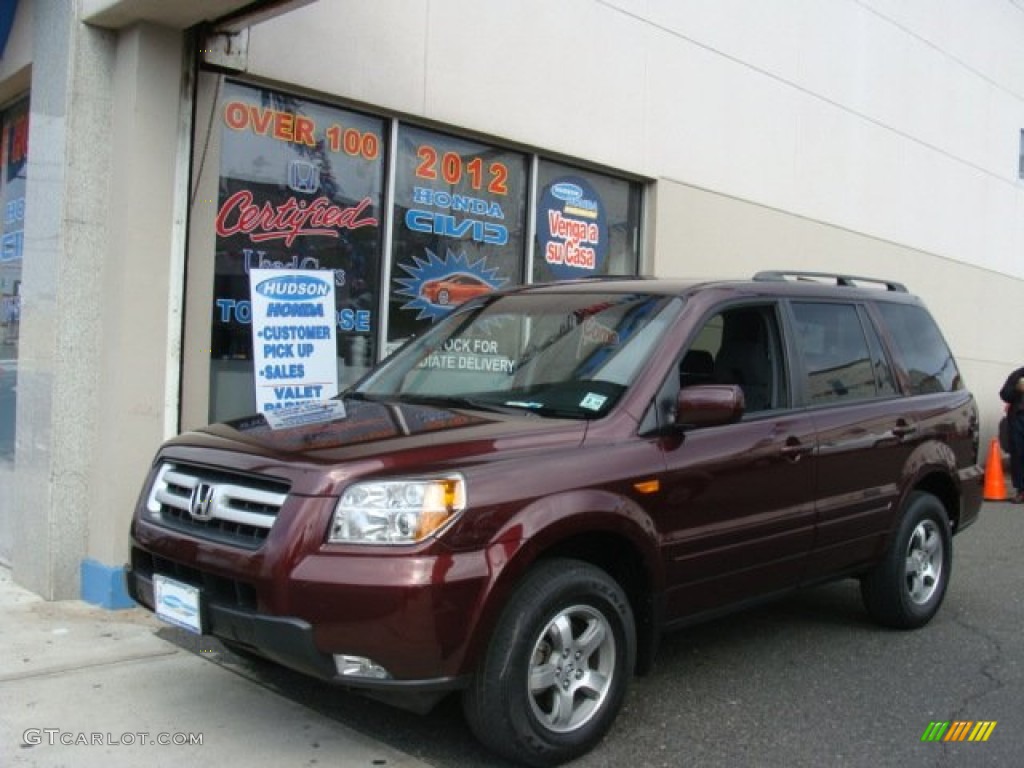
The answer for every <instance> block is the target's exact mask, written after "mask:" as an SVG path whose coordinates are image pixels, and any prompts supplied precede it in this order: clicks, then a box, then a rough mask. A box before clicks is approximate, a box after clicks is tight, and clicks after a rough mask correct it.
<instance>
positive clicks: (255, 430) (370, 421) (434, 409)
mask: <svg viewBox="0 0 1024 768" xmlns="http://www.w3.org/2000/svg"><path fill="white" fill-rule="evenodd" d="M341 402H343V403H344V414H343V415H342V416H340V417H338V416H337V415H336V416H335V417H333V418H330V419H328V420H324V421H320V422H317V423H312V424H303V425H301V426H292V427H287V428H281V429H274V428H272V427H271V426H270V425H269V424H268V422H267V420H266V419H265V418H264V417H263V416H262V415H255V416H252V417H248V418H244V419H238V420H235V421H231V422H224V423H219V424H211V425H210V426H207V427H203V428H202V429H198V430H195V431H192V432H186V433H184V434H182V435H180V436H179V437H176V438H173V439H172V440H170V441H169V442H168V443H167V444H166V445H165V447H164V451H163V453H164V455H165V456H171V455H174V454H178V455H181V454H182V453H183V452H184V453H191V452H193V450H194V449H200V450H202V451H204V452H206V451H210V450H212V451H218V452H221V451H227V452H232V453H235V454H239V455H240V459H241V457H242V456H245V457H249V458H248V460H245V461H239V462H238V463H239V464H240V465H241V464H244V465H246V466H248V467H249V468H255V467H256V466H259V467H260V468H262V469H263V470H264V471H266V469H268V468H269V464H272V463H278V462H280V463H281V464H282V465H284V464H287V465H291V468H292V469H293V470H300V468H301V470H306V471H308V470H311V469H314V466H313V465H319V466H321V467H323V465H329V466H331V467H335V466H337V465H338V464H341V463H344V462H355V463H357V464H358V463H360V462H363V463H365V464H366V467H365V468H364V469H362V470H360V471H357V472H356V473H357V474H362V473H363V472H364V471H372V470H374V469H376V470H396V469H403V468H415V470H416V471H432V470H435V469H437V470H439V469H443V468H445V467H446V466H447V465H450V463H451V462H453V461H455V460H459V461H462V462H465V461H467V460H471V459H477V460H487V459H488V458H493V457H494V456H495V455H496V454H499V453H501V454H506V453H514V452H518V451H522V450H545V449H548V450H550V449H555V448H565V447H573V446H576V445H579V444H580V443H581V442H582V440H583V437H584V435H585V433H586V422H584V421H575V420H565V419H548V418H542V417H539V416H537V415H536V414H531V413H525V412H524V413H522V414H504V413H491V412H486V411H476V410H469V409H462V408H444V407H439V406H433V405H421V404H414V403H403V402H371V401H364V400H354V399H350V398H345V399H344V400H342V401H341ZM209 458H210V459H211V460H213V457H209ZM252 459H258V464H254V463H253V461H252ZM215 460H216V461H217V462H218V463H219V462H223V461H225V458H224V455H223V454H221V456H220V457H219V458H217V459H215ZM282 468H283V467H282ZM351 469H353V470H354V469H356V467H352V468H351ZM301 470H300V471H301ZM287 474H291V472H288V473H287ZM346 474H347V473H346Z"/></svg>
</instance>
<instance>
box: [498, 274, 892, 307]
mask: <svg viewBox="0 0 1024 768" xmlns="http://www.w3.org/2000/svg"><path fill="white" fill-rule="evenodd" d="M709 289H719V290H724V291H728V290H733V291H735V292H737V293H745V294H749V295H757V296H808V295H816V296H828V297H838V296H850V297H853V296H857V297H859V298H863V297H865V296H867V297H874V298H895V299H897V300H900V299H907V298H911V295H910V294H909V293H908V291H907V288H906V286H904V285H903V284H902V283H898V282H896V281H893V280H884V279H880V278H872V277H859V276H853V275H842V274H833V273H824V272H802V271H779V270H773V271H765V272H758V273H757V274H756V275H754V276H753V277H752V278H746V279H740V278H732V279H718V280H711V279H707V278H704V279H686V278H654V277H635V276H626V277H599V278H588V279H584V280H569V281H561V282H554V283H534V284H531V285H528V286H522V287H520V288H518V289H512V290H516V291H528V292H530V293H556V292H557V293H564V292H569V293H589V292H593V291H601V292H604V293H648V294H658V295H665V296H686V295H691V294H693V293H697V292H700V291H704V290H709Z"/></svg>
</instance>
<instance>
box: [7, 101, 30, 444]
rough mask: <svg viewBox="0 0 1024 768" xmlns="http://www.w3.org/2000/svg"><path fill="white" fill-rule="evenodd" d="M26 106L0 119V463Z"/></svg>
mask: <svg viewBox="0 0 1024 768" xmlns="http://www.w3.org/2000/svg"><path fill="white" fill-rule="evenodd" d="M28 106H29V101H28V99H27V98H25V99H22V100H21V101H19V102H17V103H16V104H14V105H12V106H11V107H10V108H8V109H6V110H4V111H3V113H2V114H0V131H2V140H0V166H2V169H3V171H2V175H0V200H2V202H3V212H4V216H3V234H2V236H0V460H7V461H10V460H13V459H14V419H15V412H16V409H15V403H16V397H17V395H16V392H17V389H16V387H15V383H16V379H17V375H18V339H19V336H20V331H21V263H22V250H23V246H24V228H25V170H26V168H27V166H28Z"/></svg>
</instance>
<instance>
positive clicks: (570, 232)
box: [532, 160, 640, 282]
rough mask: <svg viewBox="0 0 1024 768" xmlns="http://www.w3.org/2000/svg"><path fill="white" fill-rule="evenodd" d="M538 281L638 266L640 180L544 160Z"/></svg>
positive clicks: (539, 185) (539, 198)
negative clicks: (626, 178)
mask: <svg viewBox="0 0 1024 768" xmlns="http://www.w3.org/2000/svg"><path fill="white" fill-rule="evenodd" d="M539 166H540V167H539V170H538V178H537V211H536V216H535V226H536V242H535V244H534V252H533V276H532V280H533V282H549V281H551V280H572V279H577V278H584V277H597V276H599V275H632V274H636V272H637V264H638V256H639V250H640V249H639V241H640V186H639V185H638V184H635V183H632V182H629V181H626V180H624V179H619V178H615V177H612V176H608V175H606V174H603V173H595V172H593V171H584V170H580V169H577V168H572V167H571V166H567V165H562V164H561V163H555V162H550V161H547V160H542V161H540V164H539Z"/></svg>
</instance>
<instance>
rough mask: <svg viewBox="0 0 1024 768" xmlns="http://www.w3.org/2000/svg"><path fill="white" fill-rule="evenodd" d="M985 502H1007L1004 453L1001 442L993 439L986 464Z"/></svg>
mask: <svg viewBox="0 0 1024 768" xmlns="http://www.w3.org/2000/svg"><path fill="white" fill-rule="evenodd" d="M985 501H1006V481H1005V480H1004V479H1003V451H1002V449H1001V448H1000V447H999V440H997V439H996V438H992V443H991V445H989V449H988V461H987V462H985Z"/></svg>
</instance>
